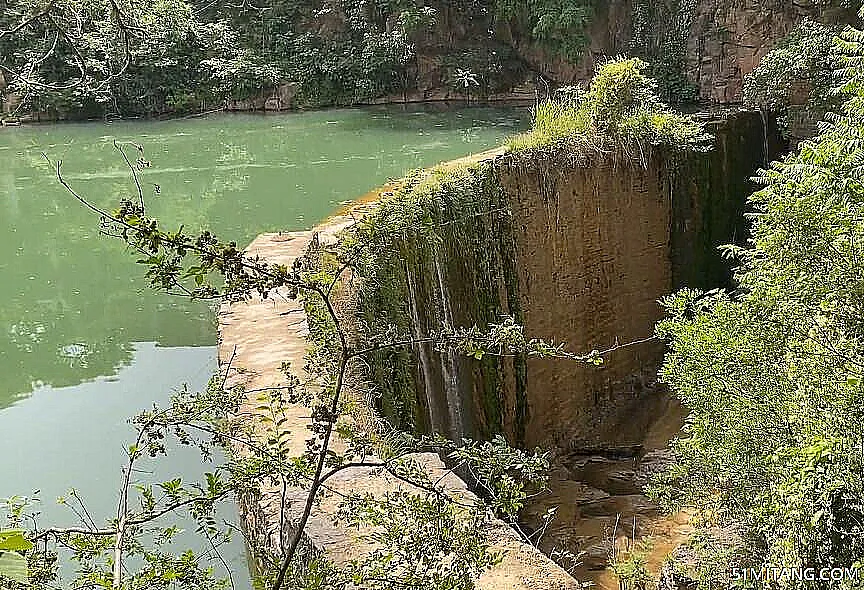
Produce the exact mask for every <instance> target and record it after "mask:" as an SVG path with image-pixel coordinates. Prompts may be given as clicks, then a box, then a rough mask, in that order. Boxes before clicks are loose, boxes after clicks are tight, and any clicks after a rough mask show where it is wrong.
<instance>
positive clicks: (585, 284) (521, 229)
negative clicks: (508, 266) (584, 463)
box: [501, 158, 672, 447]
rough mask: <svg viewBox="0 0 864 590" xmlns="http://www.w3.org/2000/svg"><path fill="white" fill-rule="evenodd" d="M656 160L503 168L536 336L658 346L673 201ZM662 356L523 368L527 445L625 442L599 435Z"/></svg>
mask: <svg viewBox="0 0 864 590" xmlns="http://www.w3.org/2000/svg"><path fill="white" fill-rule="evenodd" d="M661 162H662V160H661V159H659V158H658V159H652V160H651V163H650V164H649V166H648V167H647V168H643V167H641V166H640V165H638V164H635V163H633V162H629V161H628V162H623V163H621V164H618V165H616V164H615V163H614V162H610V161H598V162H589V163H581V162H580V163H576V164H574V165H571V166H567V165H561V164H560V163H555V162H549V163H539V164H536V165H532V166H529V167H527V168H521V167H519V166H518V165H515V166H512V167H508V168H506V169H505V170H504V171H503V173H502V175H501V178H502V185H503V186H504V190H505V193H506V194H507V196H508V200H509V202H510V206H511V210H512V215H513V218H514V229H515V238H516V253H517V256H516V260H517V272H518V276H519V300H520V307H521V310H522V317H523V322H524V325H525V327H526V331H527V332H528V333H529V334H530V336H531V337H539V338H543V339H545V340H549V341H555V342H566V343H567V344H568V348H569V349H571V350H574V351H576V352H588V351H591V350H593V349H597V350H605V349H608V348H612V347H613V346H614V345H615V343H616V342H619V343H626V342H632V341H635V340H641V339H646V338H649V337H651V335H652V334H653V331H654V324H655V322H656V321H657V320H658V319H659V318H660V308H659V306H658V305H657V302H656V300H657V299H658V298H659V297H660V296H661V295H662V294H664V293H667V292H669V291H670V290H671V287H672V269H671V265H670V264H669V261H670V255H669V254H670V227H671V207H670V203H669V200H670V192H669V181H668V179H667V178H664V173H663V170H662V168H659V167H658V164H660V163H661ZM662 353H663V348H662V345H660V343H658V342H648V343H645V344H639V345H636V346H633V347H631V348H627V349H623V350H620V351H616V352H614V353H612V354H610V355H609V356H608V358H607V361H606V363H605V365H604V366H603V367H600V368H598V367H595V366H593V365H588V364H584V363H575V362H570V361H562V360H560V359H530V360H528V363H527V383H528V386H527V399H528V414H529V416H528V421H527V428H526V439H525V443H526V444H527V445H529V446H533V445H536V444H545V445H549V444H550V443H551V444H552V445H554V446H557V447H566V446H568V445H569V444H572V443H573V441H575V440H579V441H580V442H583V443H584V442H587V441H593V440H595V439H606V440H608V439H609V437H610V436H612V437H613V438H617V437H619V436H621V435H622V434H623V433H621V432H620V431H619V432H618V433H615V434H614V435H613V434H612V433H603V430H604V425H605V424H606V420H604V418H608V417H609V416H610V415H614V414H617V413H620V412H621V411H623V410H624V409H625V408H626V407H628V406H630V405H632V404H633V403H635V402H636V401H637V400H639V399H640V397H641V396H643V395H646V394H649V393H650V391H652V390H653V387H652V383H653V381H654V380H655V379H656V372H657V367H658V366H659V363H660V360H661V359H662ZM634 426H636V425H635V424H634Z"/></svg>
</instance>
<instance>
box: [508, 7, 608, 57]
mask: <svg viewBox="0 0 864 590" xmlns="http://www.w3.org/2000/svg"><path fill="white" fill-rule="evenodd" d="M495 15H496V17H497V18H498V19H500V20H503V21H504V22H507V23H509V24H511V25H513V24H515V25H517V26H518V28H519V30H525V31H530V37H531V39H532V40H534V41H535V42H537V43H538V44H539V45H540V46H541V47H543V48H545V49H546V50H548V51H549V52H550V53H552V54H553V55H557V56H561V57H564V58H566V59H567V60H569V61H572V62H578V61H579V60H580V59H581V58H582V52H583V50H584V48H585V43H586V42H587V40H588V39H587V37H586V30H585V29H586V27H587V26H588V24H589V23H590V22H591V18H592V17H593V16H594V2H593V1H592V0H577V1H574V0H531V1H529V2H525V1H520V0H498V1H497V2H495Z"/></svg>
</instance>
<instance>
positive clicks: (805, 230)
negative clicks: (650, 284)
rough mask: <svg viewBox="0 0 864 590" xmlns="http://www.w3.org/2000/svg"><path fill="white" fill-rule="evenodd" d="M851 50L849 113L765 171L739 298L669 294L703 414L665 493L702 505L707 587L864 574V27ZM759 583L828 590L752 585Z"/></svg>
mask: <svg viewBox="0 0 864 590" xmlns="http://www.w3.org/2000/svg"><path fill="white" fill-rule="evenodd" d="M842 37H843V39H842V41H839V48H840V49H841V50H842V53H843V57H842V58H841V63H843V64H844V68H843V69H842V71H841V76H842V80H841V81H842V84H843V86H842V91H843V96H844V97H845V104H844V105H843V107H842V109H841V110H840V111H839V114H838V115H836V116H832V117H831V118H830V122H829V123H824V124H822V125H821V126H820V131H821V132H820V134H819V135H818V136H817V137H816V138H814V139H813V140H810V141H806V142H803V143H802V144H801V146H800V147H799V149H798V150H797V151H796V152H795V153H793V154H791V155H789V156H788V157H786V158H785V159H784V160H782V161H779V162H775V163H773V164H772V165H771V167H770V168H769V169H768V170H765V171H763V172H762V173H761V175H760V176H759V179H758V180H759V181H760V182H761V183H762V184H763V185H764V188H763V189H762V190H760V191H758V192H757V193H755V194H754V195H753V196H752V197H751V204H752V206H753V207H754V209H755V212H754V213H753V214H752V221H753V224H752V239H751V242H750V244H749V247H747V248H730V253H731V254H733V255H734V256H735V257H736V258H737V259H738V260H739V261H740V267H739V268H738V270H737V272H736V279H737V282H738V288H737V289H736V290H735V291H734V292H732V293H726V292H720V291H715V292H709V293H701V292H696V291H693V290H684V291H682V292H680V293H678V294H676V295H674V296H670V297H668V298H667V299H665V300H664V302H663V304H664V306H665V307H666V309H667V311H668V314H669V315H668V317H667V319H666V320H664V321H663V322H661V323H660V324H659V326H658V334H659V335H660V336H662V337H664V338H666V339H668V341H669V343H670V351H669V353H668V355H667V357H666V360H665V364H664V366H663V369H662V377H663V379H664V381H665V382H666V383H668V384H669V385H670V387H671V388H672V389H673V390H674V391H675V393H676V394H677V395H678V397H679V398H680V399H681V400H682V401H683V402H684V404H685V405H686V407H687V408H688V409H689V411H690V416H689V418H688V420H687V424H686V427H685V430H684V436H683V437H682V438H680V439H679V440H677V441H676V442H675V444H674V452H675V457H676V461H675V463H674V465H673V467H672V468H671V470H670V471H669V472H668V473H667V474H666V478H667V479H666V481H665V482H664V483H663V484H662V485H659V486H658V487H657V488H655V489H654V494H655V495H656V496H657V497H658V498H660V499H662V500H664V501H665V502H666V503H668V504H669V505H670V506H680V505H687V506H691V507H695V508H696V509H698V510H699V513H700V518H701V520H702V524H703V526H702V532H701V533H700V535H699V537H698V541H697V542H696V543H694V547H695V548H696V549H697V550H698V552H699V553H700V554H701V555H700V559H699V560H700V566H699V568H698V570H699V578H700V583H701V586H700V587H703V588H709V587H717V586H718V585H719V586H720V587H728V586H735V585H736V584H739V585H740V584H742V581H741V580H737V581H736V580H732V579H729V571H730V570H729V569H728V567H729V566H730V564H731V565H732V566H740V567H756V568H763V567H768V566H775V567H799V568H816V569H817V570H818V569H819V568H823V567H834V568H851V569H852V570H854V571H857V572H858V578H859V579H858V581H857V582H856V581H853V580H849V579H847V580H846V581H844V582H842V583H840V582H836V583H833V584H834V585H831V586H830V587H832V588H860V587H861V580H860V578H861V569H862V566H864V562H862V557H864V465H862V461H864V428H862V427H861V424H862V420H864V414H862V411H864V372H862V367H864V341H862V338H864V331H862V311H864V291H862V264H861V261H862V259H864V223H862V220H864V198H862V197H864V147H862V145H864V143H862V139H864V44H862V42H864V34H862V33H861V32H859V31H855V30H851V29H850V30H847V31H845V32H844V33H843V35H842ZM749 584H750V585H744V586H743V587H748V588H751V587H752V588H813V589H816V588H825V587H828V586H827V585H826V582H825V581H824V580H819V579H817V580H815V581H807V580H804V581H800V580H796V581H793V580H790V579H786V580H785V582H781V583H778V582H777V581H774V580H765V579H763V580H762V581H758V582H757V581H755V580H751V581H750V583H749Z"/></svg>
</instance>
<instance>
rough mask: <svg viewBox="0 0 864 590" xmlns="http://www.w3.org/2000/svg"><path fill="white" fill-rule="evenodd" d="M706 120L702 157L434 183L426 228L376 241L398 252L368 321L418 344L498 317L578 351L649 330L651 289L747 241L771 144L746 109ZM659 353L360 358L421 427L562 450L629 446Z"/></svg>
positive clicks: (537, 169)
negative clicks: (591, 359) (758, 178)
mask: <svg viewBox="0 0 864 590" xmlns="http://www.w3.org/2000/svg"><path fill="white" fill-rule="evenodd" d="M708 127H709V128H710V129H712V130H713V131H714V133H715V136H716V139H715V147H714V149H713V150H712V151H710V152H708V153H666V152H663V151H655V153H652V154H647V155H646V159H645V160H644V162H643V161H639V160H634V159H630V158H621V159H619V160H617V161H616V160H614V159H611V158H610V157H608V156H603V157H601V156H599V155H596V156H591V157H583V158H581V159H568V158H567V157H566V156H563V155H561V154H552V153H547V154H546V155H545V156H539V155H537V154H534V155H532V156H520V155H500V156H498V157H497V158H495V159H494V160H491V161H488V162H486V163H484V164H483V167H481V168H479V169H478V170H477V171H476V173H475V177H474V178H475V180H471V181H470V182H469V181H465V182H466V183H467V184H465V183H463V184H462V185H459V186H461V187H462V189H461V190H463V192H464V194H463V196H461V197H459V199H461V201H460V200H459V199H456V198H454V197H453V195H452V194H450V193H447V190H450V189H447V188H446V187H445V189H444V191H445V193H446V194H444V195H443V196H441V197H440V198H438V200H437V201H435V202H436V204H435V205H434V206H433V207H432V208H431V210H430V211H429V215H430V217H431V225H430V227H432V228H433V235H432V236H430V235H427V234H422V236H414V237H412V236H405V237H403V238H400V239H399V240H397V241H396V242H395V243H394V244H393V247H392V248H390V247H388V248H387V250H388V251H394V252H396V253H397V254H396V255H395V256H394V258H393V259H392V260H391V261H390V262H388V263H387V264H388V265H389V266H391V267H392V270H393V273H392V274H391V275H389V276H388V278H387V280H386V281H380V279H379V284H381V283H384V282H386V284H387V285H388V292H387V293H386V294H385V293H383V292H380V291H377V292H376V291H375V289H376V287H374V283H373V286H372V287H371V290H372V291H373V293H374V294H373V296H372V297H368V298H367V301H371V302H372V303H371V306H372V308H371V309H367V314H368V315H367V317H370V318H371V317H379V316H385V317H387V322H386V323H390V324H394V325H399V326H402V329H403V330H405V331H406V332H408V333H410V334H411V335H412V336H413V337H414V338H417V339H418V340H420V339H425V338H428V337H429V336H430V335H432V334H434V333H435V332H436V331H437V330H440V329H441V327H442V326H444V325H447V326H452V327H456V328H459V327H465V328H469V327H471V326H478V327H481V328H484V329H485V328H486V327H487V326H488V325H489V324H491V323H496V322H498V321H500V320H501V318H502V316H510V317H513V319H514V320H515V321H516V323H518V324H520V325H523V326H524V328H525V334H526V336H527V337H528V338H535V337H536V338H543V339H545V340H550V341H554V342H556V343H566V345H567V349H568V350H570V351H573V352H576V353H587V352H590V351H591V350H594V349H596V350H607V349H610V348H615V346H616V344H627V343H631V342H637V341H641V340H644V339H649V338H650V337H651V336H652V335H653V331H654V325H655V323H656V322H657V320H659V319H660V317H661V308H660V306H659V304H658V303H657V301H658V299H660V298H661V297H662V296H664V295H666V294H668V293H670V292H672V291H673V290H674V289H676V288H678V287H681V286H684V285H688V286H693V287H700V288H706V289H710V288H714V287H720V286H725V285H727V284H728V282H729V279H730V270H729V264H728V262H727V261H724V260H723V259H722V256H721V254H720V253H719V252H718V251H717V247H718V246H720V245H722V244H726V243H730V242H737V243H743V241H744V239H745V238H746V235H745V231H744V228H743V227H742V221H741V220H742V215H743V212H744V211H745V208H746V198H747V196H748V195H749V194H750V193H751V192H752V190H753V187H752V186H751V185H750V183H749V181H748V179H749V177H751V176H752V175H753V174H754V173H755V171H756V169H757V168H758V167H760V166H762V165H764V163H765V162H766V159H765V153H766V146H770V144H771V142H767V141H766V140H765V137H764V134H763V125H762V119H761V117H760V116H759V115H758V114H755V113H735V114H731V115H729V116H725V117H717V118H716V119H715V120H713V121H710V122H708ZM478 178H479V179H481V180H477V179H478ZM457 201H458V202H457ZM379 262H380V261H379ZM367 295H368V294H367ZM662 355H663V346H662V343H659V342H656V341H646V342H639V343H637V344H633V345H632V346H626V347H623V348H620V349H618V350H615V351H612V352H611V353H610V354H608V355H607V358H606V362H605V363H604V366H603V367H596V366H593V365H588V364H585V363H579V362H575V361H567V360H561V359H537V358H525V357H524V356H520V355H515V356H506V355H505V356H502V357H495V356H494V355H490V356H487V357H484V358H483V359H482V360H475V359H472V358H466V357H463V356H460V355H456V354H454V353H449V352H442V351H440V350H435V349H434V348H433V346H432V345H431V344H419V345H416V346H415V347H414V348H413V350H411V351H409V353H407V354H403V355H401V356H398V357H395V356H390V357H388V358H381V359H378V361H376V362H377V364H376V362H373V365H376V368H375V369H374V370H373V371H372V372H371V375H370V377H371V380H372V381H373V382H374V383H376V385H377V386H378V387H379V390H380V391H383V392H384V397H385V398H386V397H387V396H395V397H398V398H400V399H403V400H409V401H408V402H407V403H409V404H411V405H413V406H414V408H415V412H416V415H417V416H418V420H417V422H416V425H417V426H418V427H419V428H420V429H421V430H434V431H436V432H439V433H441V434H444V435H446V436H449V437H451V438H453V439H460V438H462V437H466V436H467V437H473V438H488V437H489V436H490V435H492V434H494V433H497V432H502V433H504V434H505V435H506V436H507V438H508V439H509V440H510V441H511V442H513V443H515V444H519V445H525V446H528V447H532V446H535V445H541V446H553V447H558V448H563V449H566V448H568V447H580V446H589V447H590V446H592V445H597V444H631V443H634V442H638V441H640V440H641V437H642V436H643V435H644V432H645V429H646V428H647V425H648V423H649V422H650V420H651V419H652V417H653V416H654V415H655V413H656V412H655V409H656V408H658V407H660V406H662V404H663V401H664V399H665V398H664V395H665V394H664V393H663V392H662V391H661V390H660V389H659V388H658V387H657V386H656V374H657V370H658V368H659V365H660V362H661V360H662ZM394 375H401V377H400V378H399V379H394ZM397 382H398V383H400V384H401V385H399V386H398V387H396V386H395V383H397ZM412 400H413V401H412ZM386 405H387V404H386V403H385V406H386ZM390 405H391V406H393V405H395V404H390ZM385 414H388V412H387V411H386V410H385ZM400 425H401V426H403V427H405V425H404V423H403V424H400Z"/></svg>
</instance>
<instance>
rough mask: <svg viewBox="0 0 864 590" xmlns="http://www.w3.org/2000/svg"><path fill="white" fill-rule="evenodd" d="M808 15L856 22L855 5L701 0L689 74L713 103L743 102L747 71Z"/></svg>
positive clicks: (689, 47) (690, 47)
mask: <svg viewBox="0 0 864 590" xmlns="http://www.w3.org/2000/svg"><path fill="white" fill-rule="evenodd" d="M805 18H812V19H815V20H820V21H823V22H827V23H852V22H856V20H857V19H856V17H855V13H854V11H853V10H849V9H841V8H832V7H826V6H824V5H822V6H819V5H817V3H815V2H812V1H810V0H803V1H800V2H787V1H777V0H774V1H769V2H765V1H764V0H699V1H698V2H696V3H695V8H694V12H693V19H692V24H691V27H690V33H689V36H688V39H687V67H688V72H687V74H688V77H689V78H690V79H691V80H693V81H694V82H696V83H697V84H698V86H699V95H700V98H701V99H702V100H704V101H707V102H711V103H715V104H717V103H720V104H727V103H738V102H741V98H742V89H743V81H744V76H746V75H747V74H749V73H750V72H752V71H753V69H754V68H755V67H756V66H757V65H758V64H759V61H760V60H761V59H762V57H764V56H765V54H766V53H768V51H770V50H771V48H772V47H773V46H774V45H775V44H776V43H777V42H778V41H780V40H781V39H783V38H784V37H785V36H786V35H788V34H789V33H790V32H791V31H792V29H793V28H795V26H796V25H797V24H798V23H800V22H801V21H802V20H803V19H805Z"/></svg>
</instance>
